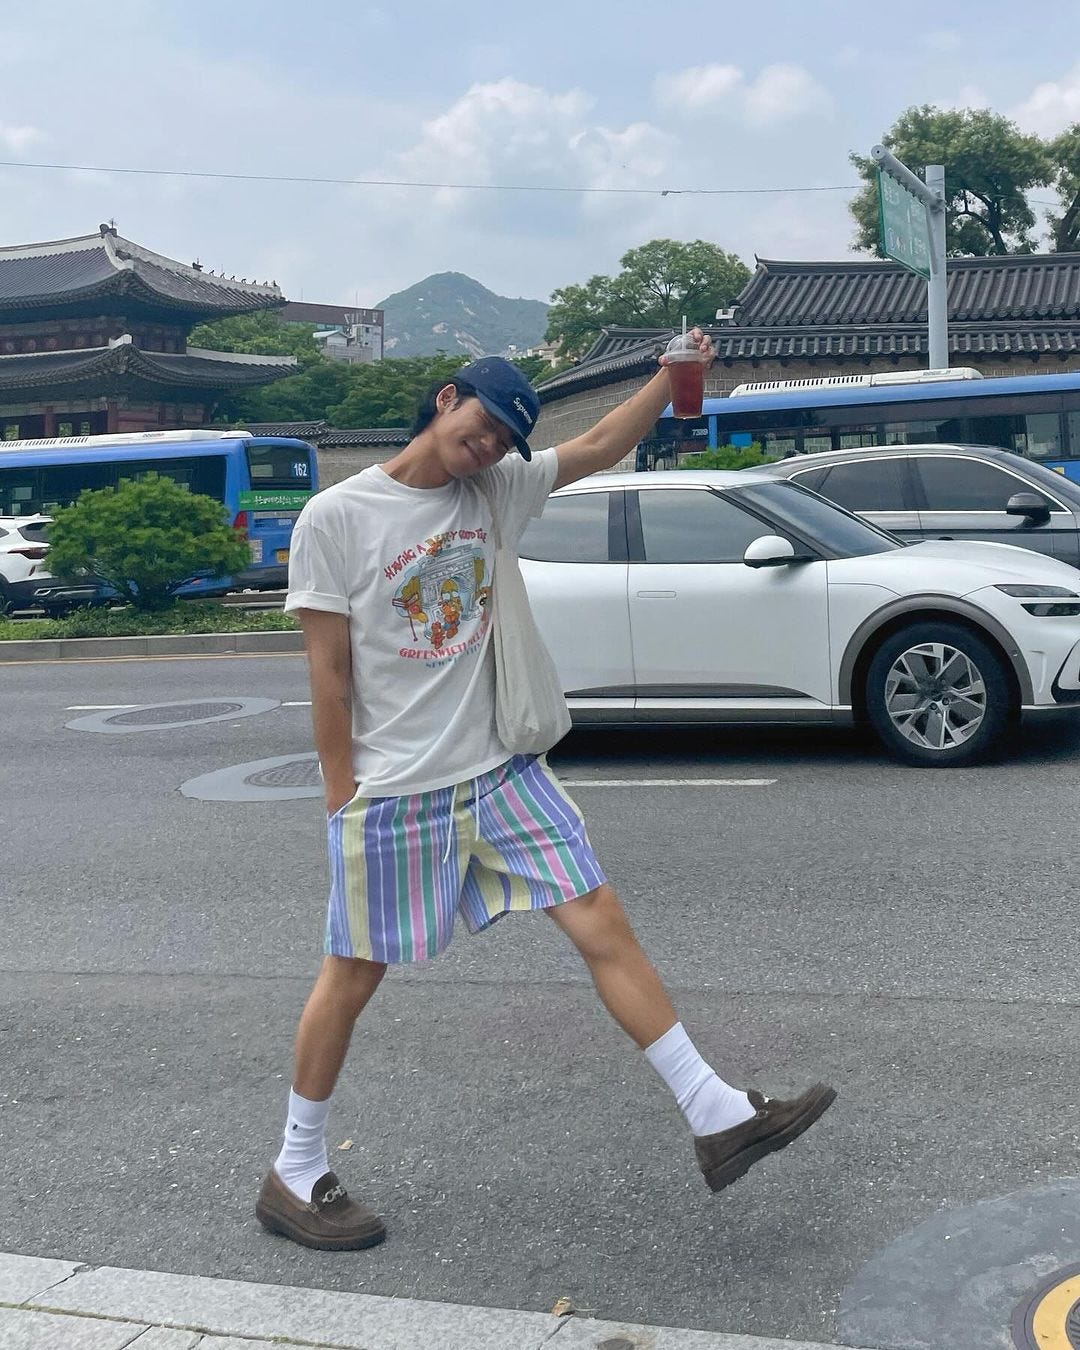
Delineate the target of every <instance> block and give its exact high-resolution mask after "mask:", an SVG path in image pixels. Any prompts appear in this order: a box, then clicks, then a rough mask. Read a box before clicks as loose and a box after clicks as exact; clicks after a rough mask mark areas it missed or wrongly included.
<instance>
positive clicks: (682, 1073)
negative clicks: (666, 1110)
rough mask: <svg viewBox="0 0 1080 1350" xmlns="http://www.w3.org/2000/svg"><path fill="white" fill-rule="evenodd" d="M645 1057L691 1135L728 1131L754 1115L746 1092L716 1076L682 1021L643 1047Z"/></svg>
mask: <svg viewBox="0 0 1080 1350" xmlns="http://www.w3.org/2000/svg"><path fill="white" fill-rule="evenodd" d="M645 1058H646V1059H647V1060H648V1061H649V1063H650V1064H651V1065H652V1066H653V1068H654V1069H655V1070H656V1072H657V1073H658V1074H659V1075H660V1077H661V1078H662V1079H663V1080H664V1082H665V1083H666V1084H667V1085H668V1087H669V1088H670V1089H671V1091H672V1092H673V1093H674V1094H675V1101H676V1102H677V1103H678V1106H679V1110H680V1111H681V1112H682V1113H683V1115H684V1116H685V1117H686V1123H687V1124H688V1125H689V1126H690V1128H691V1130H693V1132H694V1134H716V1133H717V1132H718V1131H720V1130H730V1129H732V1128H734V1126H736V1125H741V1124H742V1122H743V1121H744V1120H749V1119H750V1117H751V1116H752V1115H754V1108H753V1107H752V1106H751V1105H750V1100H749V1098H748V1097H747V1095H746V1093H745V1092H739V1091H737V1090H736V1089H735V1088H733V1087H732V1086H731V1085H730V1084H728V1083H725V1082H724V1080H723V1079H722V1078H718V1077H717V1075H716V1074H715V1073H714V1072H713V1071H712V1069H710V1068H709V1066H708V1065H707V1064H706V1063H705V1061H704V1060H703V1059H702V1058H701V1056H700V1055H699V1054H698V1052H697V1050H696V1049H695V1048H694V1043H693V1041H691V1039H690V1037H689V1036H688V1035H687V1034H686V1032H685V1030H684V1029H683V1024H682V1023H681V1022H676V1023H675V1025H674V1026H673V1027H672V1028H671V1030H670V1031H666V1032H665V1033H664V1035H663V1036H661V1037H660V1039H659V1040H658V1041H653V1043H652V1045H649V1046H646V1048H645Z"/></svg>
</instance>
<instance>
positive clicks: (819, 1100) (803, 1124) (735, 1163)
mask: <svg viewBox="0 0 1080 1350" xmlns="http://www.w3.org/2000/svg"><path fill="white" fill-rule="evenodd" d="M834 1101H836V1089H835V1088H825V1090H824V1091H823V1092H822V1093H821V1095H820V1096H819V1097H815V1098H814V1100H813V1101H811V1102H809V1103H808V1104H807V1107H806V1110H805V1111H803V1113H802V1115H800V1116H796V1118H795V1119H794V1120H793V1121H792V1122H791V1124H790V1125H788V1126H787V1127H786V1128H785V1129H783V1130H777V1131H776V1133H775V1134H770V1135H766V1136H765V1137H764V1138H763V1139H757V1140H755V1141H754V1142H753V1143H752V1144H747V1145H746V1147H745V1148H743V1149H740V1150H739V1152H738V1153H736V1154H733V1156H732V1157H730V1158H728V1159H727V1161H726V1162H722V1163H718V1164H717V1165H716V1166H715V1167H710V1168H708V1169H707V1170H706V1171H705V1172H704V1176H705V1180H706V1181H707V1182H708V1185H709V1190H711V1191H722V1190H723V1189H724V1187H725V1186H730V1185H731V1183H732V1182H733V1181H738V1179H739V1178H740V1177H741V1176H744V1175H745V1174H746V1173H747V1172H749V1170H750V1168H751V1167H753V1165H754V1163H756V1162H760V1161H761V1159H762V1158H765V1157H767V1156H768V1155H769V1154H770V1153H779V1151H780V1150H781V1149H782V1148H786V1147H787V1146H788V1144H790V1143H791V1142H792V1140H793V1139H798V1137H799V1135H800V1134H804V1133H805V1132H806V1131H807V1130H808V1129H809V1128H810V1126H811V1125H813V1124H814V1122H815V1121H817V1120H820V1119H821V1117H822V1116H823V1115H824V1114H825V1112H826V1111H827V1110H828V1109H829V1107H830V1106H832V1104H833V1102H834Z"/></svg>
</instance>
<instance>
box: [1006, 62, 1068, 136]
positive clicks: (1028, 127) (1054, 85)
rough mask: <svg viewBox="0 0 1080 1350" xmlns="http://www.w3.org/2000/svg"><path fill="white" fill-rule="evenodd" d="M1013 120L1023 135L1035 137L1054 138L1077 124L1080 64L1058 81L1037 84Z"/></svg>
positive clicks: (1015, 110) (1014, 114) (1014, 113)
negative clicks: (1029, 133) (1034, 135)
mask: <svg viewBox="0 0 1080 1350" xmlns="http://www.w3.org/2000/svg"><path fill="white" fill-rule="evenodd" d="M1012 116H1013V117H1014V118H1015V119H1016V121H1017V122H1018V123H1019V124H1020V126H1021V127H1023V129H1024V130H1025V131H1031V132H1034V133H1035V134H1036V135H1038V136H1056V135H1057V134H1058V132H1059V131H1064V130H1065V128H1066V127H1067V126H1070V125H1071V124H1072V123H1073V122H1080V64H1078V65H1075V66H1073V68H1072V70H1070V71H1069V72H1068V73H1067V74H1066V75H1063V76H1062V77H1061V79H1060V80H1047V81H1046V82H1045V83H1043V84H1037V85H1036V86H1035V88H1034V89H1033V90H1032V91H1031V93H1030V94H1029V95H1028V97H1027V98H1026V99H1024V101H1023V102H1022V103H1020V104H1019V105H1018V106H1017V107H1016V108H1015V109H1014V110H1013V113H1012Z"/></svg>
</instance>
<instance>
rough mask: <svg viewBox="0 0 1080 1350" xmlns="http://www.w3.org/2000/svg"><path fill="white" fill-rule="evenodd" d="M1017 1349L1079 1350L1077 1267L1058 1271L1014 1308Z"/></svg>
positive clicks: (1079, 1278) (1079, 1283)
mask: <svg viewBox="0 0 1080 1350" xmlns="http://www.w3.org/2000/svg"><path fill="white" fill-rule="evenodd" d="M1012 1334H1013V1344H1014V1345H1015V1346H1016V1347H1017V1350H1080V1266H1070V1267H1069V1268H1068V1269H1067V1270H1058V1271H1056V1272H1055V1273H1054V1274H1053V1275H1051V1276H1050V1278H1049V1279H1047V1280H1044V1281H1043V1283H1042V1284H1041V1285H1040V1286H1039V1288H1038V1289H1037V1290H1036V1292H1035V1294H1034V1295H1032V1296H1030V1297H1028V1298H1026V1299H1025V1300H1024V1302H1023V1303H1021V1305H1020V1306H1019V1307H1018V1308H1017V1309H1016V1311H1015V1313H1014V1314H1013V1321H1012Z"/></svg>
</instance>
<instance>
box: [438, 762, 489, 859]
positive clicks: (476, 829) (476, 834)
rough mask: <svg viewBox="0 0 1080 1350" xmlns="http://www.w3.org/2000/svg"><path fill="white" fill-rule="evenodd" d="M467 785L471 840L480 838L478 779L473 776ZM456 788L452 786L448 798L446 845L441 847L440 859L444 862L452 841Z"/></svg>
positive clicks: (448, 854) (448, 855)
mask: <svg viewBox="0 0 1080 1350" xmlns="http://www.w3.org/2000/svg"><path fill="white" fill-rule="evenodd" d="M469 786H470V787H471V788H472V806H473V842H474V843H475V842H476V840H477V839H479V838H480V780H479V778H473V779H472V780H471V781H470V784H469ZM457 794H458V789H457V788H454V793H453V796H452V797H451V799H450V823H449V825H448V826H447V828H446V847H445V849H443V855H442V860H443V863H444V864H445V863H446V861H447V859H448V858H449V857H450V850H451V848H452V847H453V843H454V811H455V810H456V808H457Z"/></svg>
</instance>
